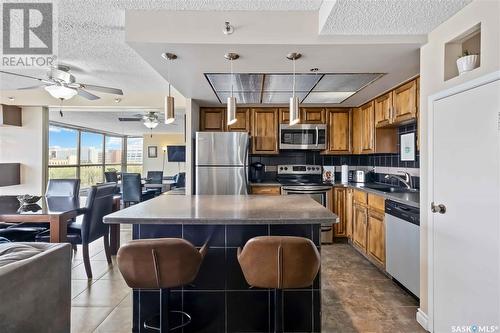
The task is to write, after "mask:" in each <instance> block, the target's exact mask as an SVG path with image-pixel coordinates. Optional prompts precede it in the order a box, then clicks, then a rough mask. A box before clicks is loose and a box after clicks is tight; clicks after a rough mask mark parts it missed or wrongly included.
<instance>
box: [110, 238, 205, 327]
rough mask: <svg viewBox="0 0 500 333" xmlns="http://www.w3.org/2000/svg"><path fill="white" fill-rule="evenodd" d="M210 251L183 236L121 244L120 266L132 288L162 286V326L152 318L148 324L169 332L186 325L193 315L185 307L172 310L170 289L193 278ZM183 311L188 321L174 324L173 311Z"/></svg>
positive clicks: (119, 253)
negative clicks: (174, 325) (170, 316)
mask: <svg viewBox="0 0 500 333" xmlns="http://www.w3.org/2000/svg"><path fill="white" fill-rule="evenodd" d="M206 252H207V245H206V244H205V245H204V246H203V247H202V248H201V249H200V250H199V251H198V250H197V249H196V248H195V247H194V246H193V245H192V244H191V243H189V242H188V241H186V240H184V239H180V238H160V239H144V240H142V239H140V240H133V241H131V242H129V243H127V244H125V245H124V246H122V247H120V250H119V251H118V254H117V261H118V268H119V269H120V272H121V273H122V275H123V278H124V279H125V282H127V285H128V286H129V287H130V288H137V289H160V326H159V327H157V326H153V324H151V323H150V322H149V320H146V321H144V327H145V328H148V329H154V330H156V331H159V332H161V333H166V332H169V331H172V330H174V329H177V328H180V327H184V326H186V325H187V324H189V322H190V321H191V317H190V316H189V315H188V314H187V313H185V312H182V311H169V309H168V302H169V296H170V289H171V288H175V287H180V286H183V285H186V284H188V283H191V282H193V280H194V279H195V278H196V275H197V274H198V270H199V269H200V265H201V262H202V261H203V258H204V257H205V254H206ZM171 312H174V313H181V314H182V315H184V316H185V317H186V318H187V322H186V323H183V324H181V325H179V326H176V327H173V328H170V326H169V325H170V322H169V313H171Z"/></svg>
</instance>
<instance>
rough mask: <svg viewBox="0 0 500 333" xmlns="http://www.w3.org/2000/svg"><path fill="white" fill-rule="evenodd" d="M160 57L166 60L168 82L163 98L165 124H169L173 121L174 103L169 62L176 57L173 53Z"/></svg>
mask: <svg viewBox="0 0 500 333" xmlns="http://www.w3.org/2000/svg"><path fill="white" fill-rule="evenodd" d="M162 57H163V58H165V59H167V60H168V68H167V80H168V96H165V105H164V111H165V124H171V123H173V122H174V121H175V107H174V105H175V103H174V97H172V96H171V95H170V94H171V84H170V62H172V61H174V60H175V59H177V55H175V54H173V53H163V54H162Z"/></svg>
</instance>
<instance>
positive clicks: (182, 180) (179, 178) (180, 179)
mask: <svg viewBox="0 0 500 333" xmlns="http://www.w3.org/2000/svg"><path fill="white" fill-rule="evenodd" d="M174 181H175V183H174V184H172V188H179V187H186V173H185V172H179V173H178V174H176V175H175V177H174Z"/></svg>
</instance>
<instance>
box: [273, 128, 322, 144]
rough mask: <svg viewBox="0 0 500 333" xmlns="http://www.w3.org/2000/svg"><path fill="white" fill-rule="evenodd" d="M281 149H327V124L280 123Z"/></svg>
mask: <svg viewBox="0 0 500 333" xmlns="http://www.w3.org/2000/svg"><path fill="white" fill-rule="evenodd" d="M280 149H311V150H322V149H326V125H323V124H318V125H314V124H297V125H292V126H290V125H288V124H281V125H280Z"/></svg>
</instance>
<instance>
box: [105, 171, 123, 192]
mask: <svg viewBox="0 0 500 333" xmlns="http://www.w3.org/2000/svg"><path fill="white" fill-rule="evenodd" d="M104 178H105V180H106V183H116V184H117V185H118V186H117V187H116V194H120V193H121V187H120V184H119V183H118V181H119V179H118V172H116V171H105V172H104Z"/></svg>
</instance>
